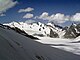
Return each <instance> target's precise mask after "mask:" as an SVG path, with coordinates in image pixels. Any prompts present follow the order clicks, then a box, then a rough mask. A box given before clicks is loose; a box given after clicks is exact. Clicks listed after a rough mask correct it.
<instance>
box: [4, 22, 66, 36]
mask: <svg viewBox="0 0 80 60" xmlns="http://www.w3.org/2000/svg"><path fill="white" fill-rule="evenodd" d="M4 25H8V26H10V27H18V28H19V29H21V30H24V31H25V32H26V33H28V34H30V35H41V34H42V35H43V36H49V35H50V31H51V29H52V30H53V32H55V33H56V34H58V35H59V37H60V38H61V37H63V35H64V33H65V31H62V29H61V28H59V27H56V26H55V25H54V24H51V23H48V24H43V23H41V22H35V23H31V24H28V23H23V22H11V23H9V24H4Z"/></svg>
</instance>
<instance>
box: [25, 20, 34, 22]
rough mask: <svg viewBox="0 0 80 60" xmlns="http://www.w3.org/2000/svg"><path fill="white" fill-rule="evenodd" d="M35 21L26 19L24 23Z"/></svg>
mask: <svg viewBox="0 0 80 60" xmlns="http://www.w3.org/2000/svg"><path fill="white" fill-rule="evenodd" d="M33 22H35V21H34V20H26V21H25V23H33Z"/></svg>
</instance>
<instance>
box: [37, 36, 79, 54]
mask: <svg viewBox="0 0 80 60" xmlns="http://www.w3.org/2000/svg"><path fill="white" fill-rule="evenodd" d="M38 38H39V39H40V40H36V41H38V42H40V43H43V44H46V45H49V46H51V47H55V48H59V49H61V50H64V51H68V52H72V53H74V54H77V55H80V37H77V38H76V39H62V38H50V37H38Z"/></svg>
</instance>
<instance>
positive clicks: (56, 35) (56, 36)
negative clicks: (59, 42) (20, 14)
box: [50, 29, 59, 38]
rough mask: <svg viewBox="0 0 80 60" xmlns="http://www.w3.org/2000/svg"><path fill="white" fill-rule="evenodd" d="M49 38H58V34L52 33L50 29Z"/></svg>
mask: <svg viewBox="0 0 80 60" xmlns="http://www.w3.org/2000/svg"><path fill="white" fill-rule="evenodd" d="M50 37H51V38H59V36H58V34H57V33H56V32H53V30H52V29H50Z"/></svg>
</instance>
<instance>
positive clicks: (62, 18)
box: [35, 12, 70, 23]
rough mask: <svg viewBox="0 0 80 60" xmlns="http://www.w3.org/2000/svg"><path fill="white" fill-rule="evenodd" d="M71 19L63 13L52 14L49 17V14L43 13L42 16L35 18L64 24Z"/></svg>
mask: <svg viewBox="0 0 80 60" xmlns="http://www.w3.org/2000/svg"><path fill="white" fill-rule="evenodd" d="M69 18H70V17H69V16H68V15H66V16H65V15H64V14H61V13H57V14H52V15H50V16H49V14H48V13H47V12H43V13H42V14H41V15H40V16H36V17H35V19H43V20H49V21H54V22H56V23H64V22H66V21H68V20H69Z"/></svg>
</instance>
